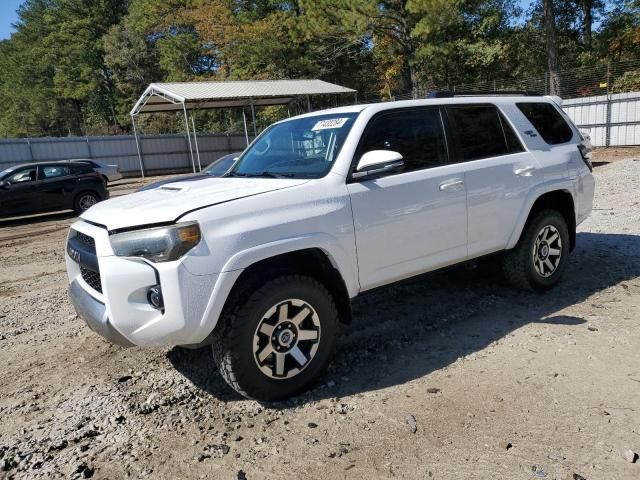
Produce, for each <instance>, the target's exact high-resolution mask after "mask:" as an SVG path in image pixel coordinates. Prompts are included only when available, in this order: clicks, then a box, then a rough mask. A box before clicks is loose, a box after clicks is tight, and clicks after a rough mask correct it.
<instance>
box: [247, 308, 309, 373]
mask: <svg viewBox="0 0 640 480" xmlns="http://www.w3.org/2000/svg"><path fill="white" fill-rule="evenodd" d="M320 334H321V328H320V318H319V317H318V314H317V312H316V311H315V309H314V308H313V307H312V306H311V305H310V304H308V303H307V302H305V301H304V300H299V299H288V300H285V301H283V302H280V303H278V304H277V305H274V306H273V307H271V308H270V309H269V310H267V312H266V313H265V314H264V315H263V316H262V318H261V319H260V322H259V323H258V326H257V328H256V331H255V333H254V337H253V355H254V359H255V362H256V365H257V366H258V368H259V369H260V371H262V373H264V374H265V375H266V376H268V377H269V378H273V379H289V378H292V377H295V376H296V375H298V374H299V373H300V372H301V371H302V370H304V369H305V368H306V367H307V366H308V365H309V364H310V363H311V361H312V360H313V358H314V356H315V354H316V352H317V351H318V346H319V345H320Z"/></svg>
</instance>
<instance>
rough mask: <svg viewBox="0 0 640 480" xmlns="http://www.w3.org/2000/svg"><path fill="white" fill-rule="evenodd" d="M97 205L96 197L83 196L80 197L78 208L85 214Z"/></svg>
mask: <svg viewBox="0 0 640 480" xmlns="http://www.w3.org/2000/svg"><path fill="white" fill-rule="evenodd" d="M96 203H97V200H96V197H94V196H93V195H89V194H87V195H83V196H82V197H80V200H78V206H79V207H80V210H81V211H83V212H84V211H85V210H88V209H89V208H91V207H93V206H94V205H95V204H96Z"/></svg>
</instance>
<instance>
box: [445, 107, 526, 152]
mask: <svg viewBox="0 0 640 480" xmlns="http://www.w3.org/2000/svg"><path fill="white" fill-rule="evenodd" d="M447 115H448V118H449V121H450V123H451V126H452V128H453V134H454V136H455V138H456V143H457V145H458V155H459V157H461V158H460V160H461V161H464V162H469V161H472V160H480V159H483V158H489V157H498V156H500V155H508V154H511V153H517V152H521V151H523V150H524V148H523V147H522V143H521V142H520V140H519V139H518V137H517V136H516V134H515V133H514V131H513V129H512V128H511V126H510V125H509V123H508V122H507V121H506V119H505V118H504V117H503V116H502V114H501V113H500V112H499V111H498V109H497V108H496V106H495V105H453V106H449V107H447Z"/></svg>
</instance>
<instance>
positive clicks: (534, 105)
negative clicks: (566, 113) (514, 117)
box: [516, 102, 573, 145]
mask: <svg viewBox="0 0 640 480" xmlns="http://www.w3.org/2000/svg"><path fill="white" fill-rule="evenodd" d="M516 105H517V107H518V108H519V109H520V111H521V112H522V113H524V116H525V117H527V120H529V121H530V122H531V124H532V125H533V126H534V128H535V129H536V130H537V132H538V134H539V135H540V136H541V137H542V139H543V140H544V141H545V142H547V143H548V144H549V145H557V144H559V143H566V142H568V141H569V140H571V138H572V137H573V132H572V131H571V127H570V126H569V125H568V124H567V122H566V121H565V119H564V118H562V115H560V112H558V110H556V109H555V107H554V106H553V105H551V104H550V103H543V102H531V103H529V102H528V103H517V104H516Z"/></svg>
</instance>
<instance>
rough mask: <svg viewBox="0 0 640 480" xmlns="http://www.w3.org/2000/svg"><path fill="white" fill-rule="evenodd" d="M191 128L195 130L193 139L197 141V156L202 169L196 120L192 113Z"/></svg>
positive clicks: (199, 167)
mask: <svg viewBox="0 0 640 480" xmlns="http://www.w3.org/2000/svg"><path fill="white" fill-rule="evenodd" d="M191 129H192V130H193V140H194V142H195V143H196V157H198V171H200V172H201V171H202V164H201V163H200V149H199V148H198V135H196V122H195V120H194V119H193V114H191Z"/></svg>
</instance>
